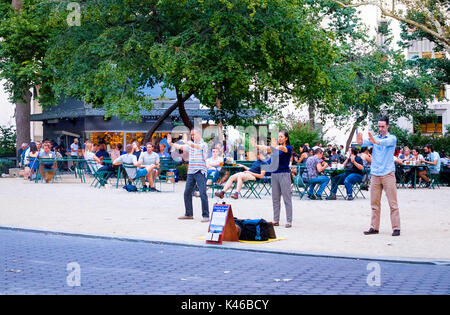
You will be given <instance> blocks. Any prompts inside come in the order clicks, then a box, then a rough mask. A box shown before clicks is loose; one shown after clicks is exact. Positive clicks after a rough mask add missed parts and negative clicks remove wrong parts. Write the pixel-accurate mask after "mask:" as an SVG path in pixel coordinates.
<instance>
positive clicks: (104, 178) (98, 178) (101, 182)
mask: <svg viewBox="0 0 450 315" xmlns="http://www.w3.org/2000/svg"><path fill="white" fill-rule="evenodd" d="M85 163H86V165H87V167H88V168H89V170H90V171H91V175H92V177H93V181H92V183H91V187H92V186H93V187H95V188H100V187H103V186H105V185H106V184H107V183H108V179H109V172H108V171H100V170H98V164H97V163H96V162H95V161H94V160H85ZM80 164H82V163H81V162H78V163H77V170H78V168H79V165H80ZM77 172H78V171H77ZM78 175H79V176H80V175H81V173H78ZM81 176H83V178H84V169H83V173H82V175H81ZM80 178H81V177H80Z"/></svg>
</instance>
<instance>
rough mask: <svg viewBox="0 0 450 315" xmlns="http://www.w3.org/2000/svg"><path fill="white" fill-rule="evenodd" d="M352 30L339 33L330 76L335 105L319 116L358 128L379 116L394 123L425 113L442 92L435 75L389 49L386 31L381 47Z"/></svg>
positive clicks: (397, 51) (324, 108)
mask: <svg viewBox="0 0 450 315" xmlns="http://www.w3.org/2000/svg"><path fill="white" fill-rule="evenodd" d="M349 23H350V24H352V23H354V22H353V20H351V22H349ZM355 29H356V30H357V31H355V32H353V33H348V32H341V33H339V34H340V36H339V37H338V41H339V42H342V43H343V45H341V48H342V49H341V51H340V52H341V58H340V60H339V61H338V62H336V63H335V64H334V65H333V67H332V69H331V71H330V77H331V78H332V80H331V87H332V90H333V91H334V94H335V98H336V99H335V101H334V102H335V103H333V106H322V107H320V108H319V110H320V111H321V113H322V115H324V116H325V117H331V118H333V120H334V122H335V123H336V124H337V125H339V126H342V125H347V124H348V123H349V122H353V123H354V127H355V128H357V127H358V126H361V125H366V124H368V123H369V122H374V121H375V120H376V119H377V118H378V117H379V116H380V115H388V116H389V117H390V119H391V121H392V122H394V121H395V120H396V119H398V118H400V117H406V118H409V119H412V117H413V116H414V115H420V114H423V113H425V112H426V110H427V108H428V105H427V104H428V102H429V101H432V100H433V99H434V96H435V95H436V94H437V92H438V89H439V86H440V82H439V79H438V78H437V77H436V75H435V74H434V73H431V72H430V71H428V69H426V68H425V67H421V66H420V65H419V64H417V63H411V62H408V61H407V60H405V57H404V54H403V52H402V51H400V50H394V49H392V48H391V42H392V38H391V36H390V32H389V27H388V26H386V27H383V28H382V29H380V30H379V31H380V32H382V33H383V35H384V36H385V41H384V42H383V43H381V44H377V43H376V42H375V40H373V39H370V38H369V37H368V35H367V31H366V30H364V29H361V28H355Z"/></svg>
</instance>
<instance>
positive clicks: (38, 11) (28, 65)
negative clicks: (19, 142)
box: [0, 0, 53, 102]
mask: <svg viewBox="0 0 450 315" xmlns="http://www.w3.org/2000/svg"><path fill="white" fill-rule="evenodd" d="M47 7H48V2H47V1H38V0H23V9H22V10H21V12H20V14H16V13H15V12H14V10H13V8H12V6H11V1H7V0H2V1H1V2H0V38H1V39H2V40H1V41H0V60H1V62H0V78H2V79H5V80H6V83H5V84H4V87H5V89H6V91H7V92H8V93H9V94H10V96H11V100H12V101H13V102H16V101H23V97H24V91H26V90H29V89H30V88H32V87H33V86H35V85H39V84H40V83H41V82H42V70H43V69H42V58H43V56H44V55H45V52H46V50H47V48H48V39H49V37H50V36H51V34H52V32H53V29H52V27H51V25H49V24H48V15H47V13H48V10H46V9H44V8H47Z"/></svg>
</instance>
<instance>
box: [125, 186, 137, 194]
mask: <svg viewBox="0 0 450 315" xmlns="http://www.w3.org/2000/svg"><path fill="white" fill-rule="evenodd" d="M123 189H125V190H126V191H128V192H136V191H138V190H137V187H136V186H134V185H130V184H128V185H125V186H123Z"/></svg>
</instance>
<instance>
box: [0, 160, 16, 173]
mask: <svg viewBox="0 0 450 315" xmlns="http://www.w3.org/2000/svg"><path fill="white" fill-rule="evenodd" d="M15 166H16V163H15V162H14V161H13V160H10V159H0V175H1V174H8V173H9V169H10V168H14V167H15ZM0 178H1V177H0Z"/></svg>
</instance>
